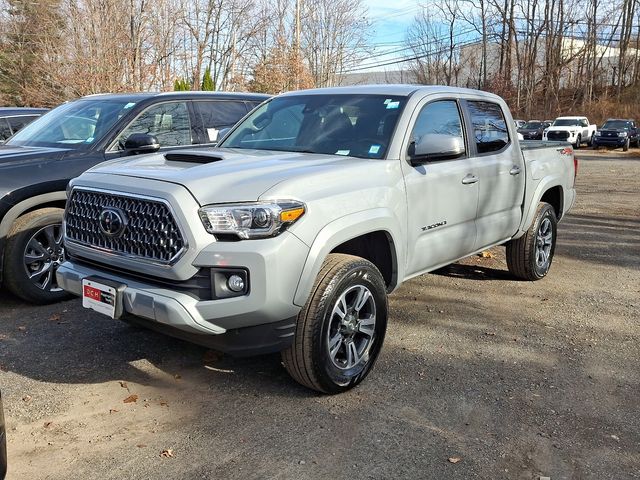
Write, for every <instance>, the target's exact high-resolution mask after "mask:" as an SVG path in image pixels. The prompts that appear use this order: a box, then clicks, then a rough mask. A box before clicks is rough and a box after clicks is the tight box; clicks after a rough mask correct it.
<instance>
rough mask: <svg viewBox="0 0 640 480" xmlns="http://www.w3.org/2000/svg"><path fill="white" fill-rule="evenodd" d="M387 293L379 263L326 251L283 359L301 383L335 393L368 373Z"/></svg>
mask: <svg viewBox="0 0 640 480" xmlns="http://www.w3.org/2000/svg"><path fill="white" fill-rule="evenodd" d="M387 308H388V307H387V293H386V287H385V283H384V280H383V278H382V275H381V274H380V272H379V271H378V269H377V268H376V267H375V265H373V264H372V263H371V262H369V261H368V260H365V259H363V258H360V257H355V256H352V255H343V254H330V255H329V256H328V257H327V259H326V260H325V262H324V263H323V265H322V268H321V270H320V273H319V274H318V278H317V280H316V283H315V285H314V287H313V290H312V292H311V295H310V297H309V300H308V301H307V303H306V305H305V306H304V308H303V309H302V310H301V311H300V313H299V314H298V319H297V326H296V333H295V338H294V341H293V344H292V345H291V347H289V348H288V349H287V350H284V351H283V352H282V362H283V364H284V366H285V368H286V369H287V371H288V372H289V374H290V375H291V376H292V377H293V378H294V379H295V380H296V381H297V382H299V383H300V384H302V385H304V386H306V387H309V388H311V389H313V390H318V391H320V392H324V393H330V394H334V393H340V392H344V391H346V390H349V389H351V388H353V387H355V386H356V385H358V384H359V383H360V382H361V381H362V380H364V378H365V377H366V376H367V375H368V374H369V372H370V371H371V368H372V367H373V365H374V363H375V361H376V359H377V357H378V354H379V353H380V350H381V348H382V344H383V342H384V336H385V332H386V329H387Z"/></svg>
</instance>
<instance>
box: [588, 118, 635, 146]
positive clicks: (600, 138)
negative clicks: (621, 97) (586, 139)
mask: <svg viewBox="0 0 640 480" xmlns="http://www.w3.org/2000/svg"><path fill="white" fill-rule="evenodd" d="M631 145H634V146H636V147H640V132H638V127H637V126H636V121H635V120H631V119H628V118H610V119H608V120H607V121H606V122H604V124H603V125H602V127H600V128H599V129H598V130H597V131H596V134H595V135H594V136H593V142H592V146H593V148H595V149H596V150H597V149H598V148H599V147H613V148H620V147H622V150H624V151H625V152H626V151H627V150H629V146H631Z"/></svg>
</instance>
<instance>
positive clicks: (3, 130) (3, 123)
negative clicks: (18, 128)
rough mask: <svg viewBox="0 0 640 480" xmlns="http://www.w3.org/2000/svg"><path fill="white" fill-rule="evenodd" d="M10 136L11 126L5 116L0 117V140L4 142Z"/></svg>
mask: <svg viewBox="0 0 640 480" xmlns="http://www.w3.org/2000/svg"><path fill="white" fill-rule="evenodd" d="M10 136H11V128H9V122H7V119H6V118H0V142H4V141H5V140H6V139H7V138H9V137H10Z"/></svg>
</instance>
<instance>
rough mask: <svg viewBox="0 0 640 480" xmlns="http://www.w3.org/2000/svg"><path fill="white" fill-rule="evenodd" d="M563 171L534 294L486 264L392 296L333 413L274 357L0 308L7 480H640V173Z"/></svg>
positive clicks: (608, 165)
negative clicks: (370, 367) (564, 202)
mask: <svg viewBox="0 0 640 480" xmlns="http://www.w3.org/2000/svg"><path fill="white" fill-rule="evenodd" d="M630 153H631V152H630ZM579 156H580V157H581V158H582V163H581V165H580V173H579V177H578V178H579V182H578V192H579V200H578V204H577V206H576V208H575V209H574V211H573V212H572V214H571V215H570V216H569V217H568V218H566V219H565V221H564V222H563V223H561V225H560V230H559V245H558V248H557V251H556V256H555V259H554V264H553V267H552V269H551V272H550V274H549V277H548V278H546V279H545V280H543V281H540V282H536V283H526V282H518V281H514V280H512V279H511V278H510V277H509V275H508V273H507V272H506V265H505V261H504V252H503V249H499V248H497V249H494V250H492V251H491V254H492V258H481V257H473V258H470V259H467V260H465V261H463V262H460V263H458V264H455V265H452V266H450V267H448V268H446V269H443V270H441V271H439V272H436V273H435V274H431V275H424V276H422V277H420V278H417V279H415V280H412V281H410V282H408V283H407V284H405V285H404V286H403V287H402V288H401V289H400V290H399V291H398V292H396V293H395V294H394V295H393V296H392V300H391V318H390V326H389V332H388V336H387V341H386V345H385V348H384V350H383V353H382V355H381V357H380V360H379V362H378V364H377V367H376V368H375V370H374V371H373V372H372V374H371V375H370V376H369V378H368V379H367V380H366V381H365V382H364V383H363V384H362V385H361V386H360V387H359V388H356V389H355V390H353V391H351V392H349V393H347V394H344V395H340V396H333V397H328V396H319V395H316V394H314V393H311V392H309V391H307V390H305V389H304V388H302V387H299V386H298V385H297V384H295V383H294V382H293V381H292V380H290V379H289V377H288V376H287V374H286V373H285V371H284V369H283V368H282V366H281V365H280V363H279V357H278V356H277V355H275V356H266V357H259V358H252V359H234V358H229V357H221V356H219V355H216V354H215V353H214V352H210V351H207V350H205V349H203V348H200V347H197V346H193V345H190V344H187V343H184V342H181V341H178V340H173V339H171V338H166V337H163V336H160V335H158V334H155V333H152V332H149V331H145V330H142V329H133V328H131V327H128V326H126V325H124V324H121V323H119V322H117V321H112V320H109V319H107V318H106V317H102V316H100V315H98V314H94V313H90V312H88V311H85V310H83V309H82V308H81V306H80V304H79V302H78V301H76V300H74V301H69V302H66V303H64V304H60V305H55V306H49V307H32V306H27V305H24V304H21V303H20V302H18V301H16V300H15V299H12V298H10V297H8V296H7V295H6V294H5V295H2V294H0V305H1V307H0V369H1V371H0V386H1V388H2V393H3V395H5V409H6V414H7V417H8V418H7V421H8V429H9V431H8V435H9V461H10V474H9V478H10V479H21V478H25V479H27V478H28V479H34V478H38V479H45V478H46V479H75V478H78V479H85V478H99V479H122V478H132V479H151V478H153V479H156V478H157V479H174V478H175V479H183V478H184V479H195V478H221V479H223V478H224V479H240V478H242V479H245V478H251V479H253V478H255V479H263V478H281V479H289V478H296V479H297V478H354V479H389V478H420V479H468V478H481V479H501V478H505V479H538V478H539V476H541V475H542V476H550V477H551V478H552V479H553V480H558V479H599V480H601V479H628V478H640V415H639V414H638V406H639V404H638V398H639V393H640V369H639V368H638V365H639V363H640V325H639V321H640V314H639V312H640V299H639V298H640V295H639V294H640V180H639V179H640V158H639V157H634V156H633V155H625V154H622V153H611V152H608V153H606V152H599V153H593V152H588V153H587V152H584V153H583V152H580V155H579ZM132 396H136V397H132ZM127 397H129V400H133V399H134V398H137V401H131V402H129V403H126V401H125V399H127ZM163 450H164V451H165V454H164V456H163V455H161V452H163ZM449 458H459V459H460V461H459V462H457V463H452V462H450V461H449V460H448V459H449Z"/></svg>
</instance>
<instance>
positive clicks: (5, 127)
mask: <svg viewBox="0 0 640 480" xmlns="http://www.w3.org/2000/svg"><path fill="white" fill-rule="evenodd" d="M48 111H49V109H48V108H22V107H15V108H14V107H0V144H2V143H4V142H5V141H6V140H7V139H8V138H9V137H10V136H11V135H13V134H14V133H16V132H17V131H18V130H20V129H21V128H22V127H24V126H25V125H27V124H28V123H31V122H32V121H34V120H35V119H36V118H38V117H40V116H42V115H44V114H45V113H47V112H48Z"/></svg>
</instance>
